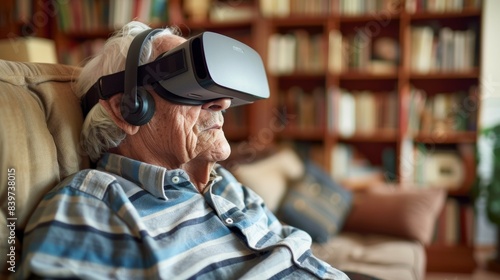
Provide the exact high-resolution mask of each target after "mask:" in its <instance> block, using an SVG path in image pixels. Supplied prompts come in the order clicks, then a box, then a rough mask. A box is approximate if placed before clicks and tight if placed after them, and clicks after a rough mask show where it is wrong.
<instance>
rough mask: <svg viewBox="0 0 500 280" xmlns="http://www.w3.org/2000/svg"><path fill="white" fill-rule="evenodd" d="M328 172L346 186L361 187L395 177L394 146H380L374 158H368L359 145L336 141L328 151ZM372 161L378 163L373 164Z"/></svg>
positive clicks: (384, 181)
mask: <svg viewBox="0 0 500 280" xmlns="http://www.w3.org/2000/svg"><path fill="white" fill-rule="evenodd" d="M326 154H327V155H328V154H329V155H330V174H331V176H332V178H333V179H334V180H336V181H338V182H340V183H341V184H342V185H344V186H345V187H346V188H349V189H353V190H355V189H363V188H368V187H371V186H375V185H377V183H380V184H382V183H387V182H391V181H392V180H393V179H395V174H396V170H395V169H396V154H395V146H386V147H383V148H381V150H380V151H379V152H378V154H377V155H376V156H375V158H370V159H369V158H368V156H367V155H366V154H363V152H362V151H360V150H359V146H355V145H351V144H347V143H337V144H336V145H335V146H334V147H333V149H332V150H331V152H330V153H326ZM372 161H375V162H379V163H380V165H378V166H377V165H373V164H372Z"/></svg>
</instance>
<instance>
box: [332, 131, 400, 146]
mask: <svg viewBox="0 0 500 280" xmlns="http://www.w3.org/2000/svg"><path fill="white" fill-rule="evenodd" d="M339 141H342V142H366V143H384V142H386V143H396V142H397V141H398V134H397V131H396V130H379V131H377V132H373V133H362V132H357V133H355V134H354V135H352V136H349V137H345V136H339Z"/></svg>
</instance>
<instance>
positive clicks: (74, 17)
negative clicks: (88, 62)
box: [56, 0, 168, 32]
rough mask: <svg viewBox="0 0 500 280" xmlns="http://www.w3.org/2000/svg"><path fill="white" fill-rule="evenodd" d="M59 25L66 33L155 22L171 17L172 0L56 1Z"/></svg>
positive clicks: (163, 21)
mask: <svg viewBox="0 0 500 280" xmlns="http://www.w3.org/2000/svg"><path fill="white" fill-rule="evenodd" d="M56 3H57V9H58V13H57V14H58V25H59V28H60V30H63V31H66V32H91V31H95V30H109V29H111V30H114V29H116V28H119V27H121V26H123V25H124V24H126V23H127V22H129V21H131V20H138V21H142V22H144V23H148V24H151V25H155V24H156V25H159V24H165V23H166V22H167V20H168V0H101V1H94V0H79V1H56Z"/></svg>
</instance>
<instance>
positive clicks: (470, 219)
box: [432, 198, 475, 246]
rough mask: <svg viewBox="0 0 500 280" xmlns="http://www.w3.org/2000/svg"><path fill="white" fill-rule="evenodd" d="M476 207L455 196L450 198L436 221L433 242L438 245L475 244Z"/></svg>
mask: <svg viewBox="0 0 500 280" xmlns="http://www.w3.org/2000/svg"><path fill="white" fill-rule="evenodd" d="M474 228H475V226H474V209H473V207H472V206H471V205H470V204H464V203H461V202H460V201H458V200H457V199H455V198H448V199H447V200H446V202H445V204H444V207H443V209H442V211H441V213H440V215H439V217H438V219H437V221H436V225H435V227H434V236H433V239H432V243H433V244H436V245H447V246H453V245H459V244H460V245H469V246H471V245H473V242H474Z"/></svg>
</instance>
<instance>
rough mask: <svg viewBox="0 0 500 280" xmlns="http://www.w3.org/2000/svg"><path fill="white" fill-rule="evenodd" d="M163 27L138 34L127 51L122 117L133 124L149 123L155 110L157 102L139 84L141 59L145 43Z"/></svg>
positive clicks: (121, 105)
mask: <svg viewBox="0 0 500 280" xmlns="http://www.w3.org/2000/svg"><path fill="white" fill-rule="evenodd" d="M161 30H162V29H148V30H145V31H143V32H141V33H139V35H137V36H136V37H135V38H134V40H132V43H131V44H130V48H129V50H128V53H127V60H126V61H125V81H124V82H125V85H124V92H123V97H122V101H121V104H120V110H121V114H122V117H123V118H124V119H125V121H127V122H128V123H130V124H132V125H138V126H140V125H144V124H146V123H148V122H149V121H150V120H151V118H152V117H153V115H154V112H155V102H154V99H153V97H152V96H151V94H149V93H148V92H147V90H146V89H145V88H142V87H138V86H137V75H138V67H139V60H140V57H141V54H142V50H143V47H144V44H145V43H146V42H147V41H148V40H149V38H150V37H151V36H153V35H154V34H156V33H158V32H160V31H161Z"/></svg>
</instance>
